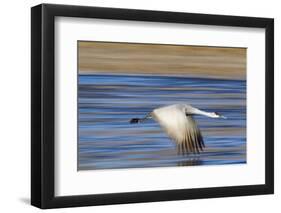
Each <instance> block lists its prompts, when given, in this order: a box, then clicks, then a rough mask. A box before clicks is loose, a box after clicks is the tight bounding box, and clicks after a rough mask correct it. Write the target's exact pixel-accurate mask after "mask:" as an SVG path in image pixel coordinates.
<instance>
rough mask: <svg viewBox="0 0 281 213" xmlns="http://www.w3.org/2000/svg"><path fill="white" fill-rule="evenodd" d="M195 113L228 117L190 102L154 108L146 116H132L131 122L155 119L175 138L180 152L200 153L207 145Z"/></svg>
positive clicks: (214, 116)
mask: <svg viewBox="0 0 281 213" xmlns="http://www.w3.org/2000/svg"><path fill="white" fill-rule="evenodd" d="M194 115H203V116H207V117H210V118H226V117H224V116H222V115H220V114H218V113H217V112H206V111H202V110H200V109H197V108H195V107H192V106H191V105H188V104H174V105H169V106H164V107H160V108H156V109H154V110H153V111H152V112H150V113H148V114H147V115H146V116H145V117H144V118H132V119H131V120H130V123H131V124H136V123H142V122H143V121H145V120H147V119H153V120H155V121H156V122H158V123H159V124H160V126H161V127H162V129H163V130H164V131H165V132H166V133H167V134H168V136H169V137H170V138H172V139H173V141H174V142H175V144H176V146H177V150H178V153H179V154H188V153H200V152H201V151H203V148H204V147H205V145H204V141H203V137H202V135H201V132H200V129H199V128H198V126H197V124H196V122H195V120H194V119H193V116H194Z"/></svg>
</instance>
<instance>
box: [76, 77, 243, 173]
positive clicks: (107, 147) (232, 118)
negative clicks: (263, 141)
mask: <svg viewBox="0 0 281 213" xmlns="http://www.w3.org/2000/svg"><path fill="white" fill-rule="evenodd" d="M78 97H79V98H78V99H79V101H78V107H79V108H78V109H79V142H78V170H90V169H113V168H142V167H163V166H196V165H221V164H239V163H246V81H245V80H223V79H212V78H194V77H193V78H188V77H166V76H149V75H142V76H137V75H103V74H92V75H79V91H78ZM175 103H188V104H191V105H193V106H194V107H197V108H200V109H202V110H206V111H216V112H219V113H221V114H223V115H224V116H226V117H227V118H228V119H226V120H225V119H212V118H207V117H203V116H196V117H195V119H196V121H197V123H198V125H199V127H200V129H201V131H202V135H203V138H204V142H205V145H206V148H205V151H204V152H203V153H201V154H199V155H198V154H197V155H196V154H190V155H185V156H182V155H178V154H177V150H176V149H175V145H174V144H173V143H172V141H171V139H170V138H168V137H167V135H166V134H165V133H164V132H163V131H162V129H161V128H160V126H159V125H158V123H156V122H154V121H153V120H149V121H147V122H145V123H142V124H137V125H132V124H130V123H129V120H130V119H131V118H133V117H143V116H144V115H145V114H147V113H148V112H150V111H152V110H153V109H154V108H157V107H160V106H163V105H169V104H175Z"/></svg>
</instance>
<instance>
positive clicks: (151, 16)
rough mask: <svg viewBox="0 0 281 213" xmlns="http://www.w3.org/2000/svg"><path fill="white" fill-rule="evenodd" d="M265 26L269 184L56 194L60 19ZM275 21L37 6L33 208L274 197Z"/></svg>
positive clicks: (33, 30)
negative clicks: (56, 44)
mask: <svg viewBox="0 0 281 213" xmlns="http://www.w3.org/2000/svg"><path fill="white" fill-rule="evenodd" d="M58 16H63V17H80V18H100V19H115V20H131V21H145V22H162V23H182V24H200V25H217V26H237V27H251V28H264V29H265V34H266V41H265V43H266V48H265V51H266V52H265V62H266V64H265V73H266V78H265V85H266V97H265V98H266V106H265V109H266V110H265V115H266V128H265V132H266V135H265V161H266V162H265V184H261V185H246V186H225V187H214V188H199V189H177V190H163V191H145V192H129V193H112V194H93V195H78V196H77V195H73V196H59V197H56V196H55V195H54V189H55V181H54V178H55V170H54V166H55V165H54V163H55V161H54V157H55V156H54V149H55V146H54V139H55V107H54V106H55V99H54V97H55V85H54V82H55V81H54V78H55V75H54V72H55V69H54V65H55V64H54V60H55V53H54V50H55V47H54V21H55V17H58ZM273 149H274V20H273V19H271V18H256V17H241V16H224V15H208V14H194V13H178V12H164V11H148V10H131V9H114V8H102V7H86V6H67V5H53V4H41V5H38V6H35V7H32V8H31V204H32V205H34V206H36V207H39V208H42V209H46V208H60V207H75V206H90V205H106V204H121V203H138V202H153V201H168V200H183V199H197V198H216V197H228V196H246V195H260V194H272V193H274V150H273Z"/></svg>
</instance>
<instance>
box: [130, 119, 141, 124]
mask: <svg viewBox="0 0 281 213" xmlns="http://www.w3.org/2000/svg"><path fill="white" fill-rule="evenodd" d="M140 121H141V119H140V118H132V119H131V120H130V123H131V124H136V123H140Z"/></svg>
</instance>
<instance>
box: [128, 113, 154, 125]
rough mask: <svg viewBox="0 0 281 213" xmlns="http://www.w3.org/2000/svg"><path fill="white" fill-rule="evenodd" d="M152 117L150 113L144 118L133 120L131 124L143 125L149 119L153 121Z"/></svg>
mask: <svg viewBox="0 0 281 213" xmlns="http://www.w3.org/2000/svg"><path fill="white" fill-rule="evenodd" d="M151 118H152V117H151V115H150V113H148V114H147V115H146V116H145V117H144V118H132V119H131V120H130V123H131V124H135V123H142V122H143V121H145V120H147V119H151Z"/></svg>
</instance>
